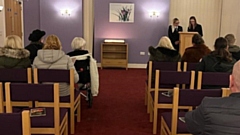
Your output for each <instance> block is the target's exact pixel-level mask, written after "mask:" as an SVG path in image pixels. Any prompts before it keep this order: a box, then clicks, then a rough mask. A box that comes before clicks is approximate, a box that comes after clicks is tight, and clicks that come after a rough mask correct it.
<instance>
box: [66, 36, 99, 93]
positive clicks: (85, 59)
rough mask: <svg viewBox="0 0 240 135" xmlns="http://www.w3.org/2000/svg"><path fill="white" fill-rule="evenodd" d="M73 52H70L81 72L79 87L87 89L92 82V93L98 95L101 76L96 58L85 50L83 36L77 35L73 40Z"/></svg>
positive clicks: (77, 68) (78, 70)
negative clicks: (99, 75)
mask: <svg viewBox="0 0 240 135" xmlns="http://www.w3.org/2000/svg"><path fill="white" fill-rule="evenodd" d="M71 46H72V49H73V51H72V52H69V53H68V54H67V55H69V56H70V57H71V58H73V59H75V60H76V61H75V64H74V66H75V68H76V70H77V72H78V74H79V78H80V79H79V81H78V87H79V88H80V89H87V88H89V86H90V84H91V87H90V88H91V93H92V95H93V96H97V94H98V88H99V77H98V68H97V63H96V60H95V59H93V57H92V55H91V54H89V53H88V51H87V50H84V47H85V46H86V41H85V40H84V39H83V38H81V37H75V38H74V39H73V41H72V44H71Z"/></svg>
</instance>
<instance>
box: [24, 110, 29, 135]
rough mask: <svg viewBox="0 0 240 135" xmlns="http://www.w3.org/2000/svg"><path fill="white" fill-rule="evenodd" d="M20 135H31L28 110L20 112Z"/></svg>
mask: <svg viewBox="0 0 240 135" xmlns="http://www.w3.org/2000/svg"><path fill="white" fill-rule="evenodd" d="M22 134H23V135H31V120H30V113H29V111H28V110H26V111H23V112H22Z"/></svg>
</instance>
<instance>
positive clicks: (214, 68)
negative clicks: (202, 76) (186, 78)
mask: <svg viewBox="0 0 240 135" xmlns="http://www.w3.org/2000/svg"><path fill="white" fill-rule="evenodd" d="M214 48H215V50H214V51H213V52H211V53H210V54H209V55H207V56H205V57H203V59H202V61H201V62H200V63H199V65H198V67H197V71H203V72H232V68H233V65H234V63H235V62H236V60H235V59H234V58H232V55H231V53H230V52H229V51H228V43H227V40H226V39H225V38H223V37H219V38H217V39H216V41H215V44H214Z"/></svg>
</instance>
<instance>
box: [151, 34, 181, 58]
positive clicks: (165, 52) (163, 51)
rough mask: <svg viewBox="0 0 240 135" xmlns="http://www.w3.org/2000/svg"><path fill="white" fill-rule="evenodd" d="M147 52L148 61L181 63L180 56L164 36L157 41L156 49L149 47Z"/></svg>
mask: <svg viewBox="0 0 240 135" xmlns="http://www.w3.org/2000/svg"><path fill="white" fill-rule="evenodd" d="M148 51H149V53H150V57H149V61H165V62H177V61H181V55H180V54H179V52H178V51H177V50H175V48H174V47H173V45H172V43H171V40H170V39H169V38H168V37H167V36H164V37H162V38H161V39H160V40H159V43H158V45H157V47H155V48H154V47H152V46H150V47H149V48H148Z"/></svg>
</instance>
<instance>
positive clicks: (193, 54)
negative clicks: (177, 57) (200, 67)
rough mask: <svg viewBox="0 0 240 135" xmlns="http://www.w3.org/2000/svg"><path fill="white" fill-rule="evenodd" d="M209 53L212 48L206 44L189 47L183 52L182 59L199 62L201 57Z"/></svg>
mask: <svg viewBox="0 0 240 135" xmlns="http://www.w3.org/2000/svg"><path fill="white" fill-rule="evenodd" d="M209 53H211V50H210V49H209V48H208V47H207V46H206V45H204V44H203V45H195V46H192V47H188V48H186V50H185V52H184V54H183V57H182V61H183V62H191V63H197V62H199V60H200V59H202V58H203V57H204V56H206V55H208V54H209Z"/></svg>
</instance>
